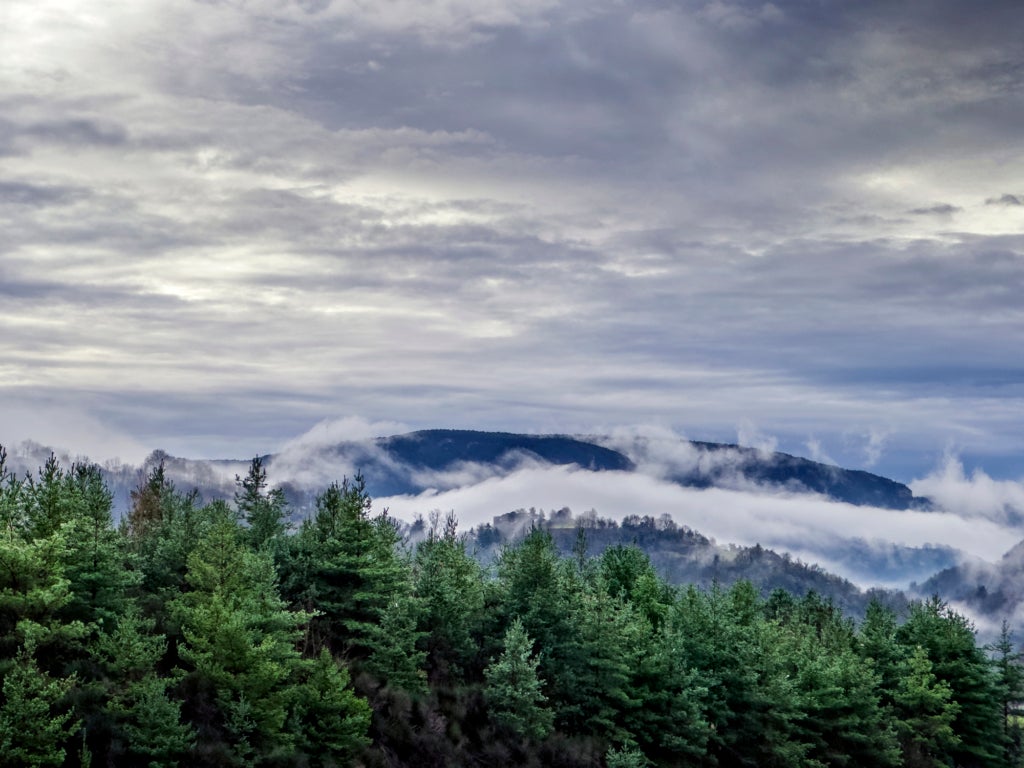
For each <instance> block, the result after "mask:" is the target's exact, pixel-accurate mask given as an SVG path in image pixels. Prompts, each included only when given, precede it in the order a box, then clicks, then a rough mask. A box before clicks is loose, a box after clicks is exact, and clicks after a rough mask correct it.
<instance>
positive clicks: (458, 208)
mask: <svg viewBox="0 0 1024 768" xmlns="http://www.w3.org/2000/svg"><path fill="white" fill-rule="evenodd" d="M502 6H508V7H507V8H504V7H502ZM353 8H354V6H350V5H344V4H342V5H337V4H335V5H332V6H331V7H330V8H328V7H326V6H324V7H320V6H316V7H313V6H309V7H307V8H306V9H303V8H296V7H295V6H293V5H287V4H281V5H280V6H279V7H275V9H273V10H272V11H268V12H267V14H266V15H257V14H254V13H250V12H249V11H248V10H246V9H245V8H243V7H239V6H230V5H224V6H221V7H219V8H217V9H211V8H209V7H206V6H203V7H195V8H190V9H189V10H184V9H181V8H175V7H173V6H172V5H171V4H165V3H162V2H155V1H154V2H152V3H151V4H150V5H147V6H146V9H145V10H146V11H147V12H146V13H143V14H141V15H140V17H139V20H137V23H138V24H140V25H141V27H142V28H141V29H133V28H130V27H125V28H124V29H123V30H122V29H121V28H120V27H116V28H115V27H112V28H111V29H110V30H108V31H107V32H104V33H103V34H110V35H113V36H114V39H113V42H116V45H113V44H110V45H107V44H108V43H111V40H108V39H106V38H97V39H96V41H95V42H93V41H92V40H91V39H90V40H86V41H85V42H84V43H83V42H82V41H80V40H72V41H71V42H72V43H75V44H76V45H77V47H75V46H70V47H66V48H61V49H60V50H56V49H55V51H49V52H47V51H46V50H36V51H34V52H33V56H38V57H42V58H44V59H46V58H47V57H49V58H48V59H47V61H48V62H49V63H50V65H51V66H52V67H57V66H58V65H60V66H63V67H64V69H65V70H66V71H67V72H68V75H67V78H69V79H67V80H66V81H59V82H57V84H53V83H49V81H48V83H49V84H48V85H47V87H46V88H43V87H35V85H36V83H35V82H34V81H32V80H31V79H30V78H29V76H28V75H25V77H26V78H29V79H26V80H25V81H24V82H19V84H17V86H11V88H10V89H11V91H12V92H13V91H17V93H12V95H10V96H9V98H7V99H6V100H5V101H4V104H5V109H4V112H5V118H4V119H5V121H7V122H6V123H4V125H3V128H2V129H0V136H4V137H6V138H0V143H2V142H9V141H15V139H12V138H10V136H13V135H14V134H15V133H17V132H18V131H22V129H24V128H26V127H27V128H28V131H29V132H28V133H25V132H24V131H22V132H21V133H18V134H17V135H18V136H19V138H17V139H16V141H17V142H18V143H17V144H16V146H17V148H18V149H19V150H21V151H23V154H21V155H13V154H12V155H10V157H11V163H12V164H16V167H15V165H12V168H13V172H14V173H16V175H15V176H12V177H11V179H12V181H10V182H6V183H7V184H8V185H7V186H4V187H0V198H4V199H5V200H6V202H7V204H6V205H3V206H2V207H0V217H5V218H2V219H0V225H2V226H3V229H4V232H5V238H4V243H2V244H0V249H2V250H3V253H4V260H5V269H4V279H5V281H6V280H9V281H10V282H9V284H8V285H5V289H6V290H5V292H4V294H3V296H2V297H0V300H2V301H4V302H5V309H7V308H8V307H10V306H12V304H11V302H13V303H14V304H15V305H16V309H17V311H18V325H16V326H15V325H14V323H13V322H11V321H7V322H5V326H4V331H5V335H6V337H7V338H8V340H9V341H8V342H7V346H6V347H3V346H0V350H3V355H2V356H0V359H3V360H4V361H5V362H6V363H7V365H8V366H10V368H9V369H4V374H5V376H4V380H5V381H12V382H13V381H19V382H22V383H23V384H24V385H25V386H26V387H29V388H30V387H32V386H35V387H44V386H45V387H51V386H53V385H52V383H51V384H47V383H46V382H48V381H49V382H52V381H53V380H54V378H55V377H57V378H59V377H60V376H62V375H64V374H65V373H66V374H67V375H71V373H70V372H71V371H74V374H73V378H74V381H73V382H71V383H69V385H68V389H67V392H68V393H69V396H72V397H84V398H86V400H87V401H88V402H95V403H96V404H97V405H96V407H97V408H98V409H99V411H100V412H101V413H102V414H103V417H104V418H105V419H106V418H109V419H114V420H115V421H116V422H117V423H118V424H119V425H122V426H125V425H128V424H130V423H131V422H132V420H133V419H136V420H138V421H137V424H138V425H139V427H138V429H139V431H140V433H141V434H144V435H146V439H150V438H152V439H154V440H156V438H158V437H159V436H160V435H161V434H164V433H170V434H171V436H172V440H173V441H177V442H168V441H166V440H157V444H160V445H163V446H164V447H167V448H169V449H180V450H181V451H182V452H187V448H188V446H193V447H196V446H199V445H201V444H202V441H211V444H215V445H218V446H224V445H225V444H227V443H228V442H229V441H228V438H226V437H224V436H223V434H226V433H227V432H229V431H235V432H236V434H237V442H236V445H240V446H242V447H244V449H245V452H248V451H249V450H250V449H249V446H248V443H249V441H250V440H254V439H258V440H260V441H268V440H270V441H272V440H275V439H276V440H281V439H283V437H284V436H285V435H288V434H294V432H296V431H298V429H299V428H300V427H301V426H302V425H306V424H308V423H313V422H316V421H318V420H319V419H321V418H323V417H324V416H325V415H326V414H329V413H333V412H337V411H339V410H340V411H342V412H355V413H361V414H363V415H364V416H366V417H367V418H371V419H377V420H381V419H384V420H387V419H398V420H401V421H403V422H405V423H408V424H410V425H411V426H438V425H442V426H449V425H463V426H480V427H487V426H492V427H505V428H509V427H511V426H514V425H515V424H519V423H523V424H528V425H532V426H537V427H548V426H552V425H553V426H556V427H557V428H562V427H568V428H571V429H583V428H588V427H590V426H592V425H594V424H596V423H607V422H621V421H627V422H632V421H635V420H639V419H649V420H652V421H656V422H658V423H665V424H671V425H674V426H683V427H686V428H687V429H690V428H691V426H692V428H693V429H696V430H699V431H700V432H701V434H702V435H707V436H709V437H711V436H722V437H726V438H731V437H732V435H733V434H734V429H735V425H736V424H737V423H739V422H741V421H743V420H744V419H749V420H750V421H752V422H753V423H756V424H758V425H759V426H761V428H762V429H764V430H767V431H769V432H771V433H772V434H774V435H778V437H779V440H780V446H795V447H796V448H799V447H800V446H803V445H804V444H805V443H806V441H807V439H808V436H809V435H814V436H815V437H816V438H817V439H819V440H820V441H821V446H822V450H823V451H828V453H829V455H832V456H834V457H835V458H836V459H837V460H849V459H850V457H855V458H854V461H855V462H856V463H863V462H870V461H873V460H874V458H873V456H874V454H873V453H872V452H871V451H868V452H867V453H865V451H864V449H863V445H861V444H860V443H857V444H856V445H852V444H851V445H850V446H848V447H847V449H843V448H842V445H841V442H842V436H843V435H846V434H850V433H857V434H867V433H869V432H870V430H871V429H877V430H880V431H884V432H886V433H887V434H890V438H889V440H890V441H889V442H887V443H886V448H887V450H886V453H885V456H884V462H886V464H887V465H888V466H895V464H890V463H889V462H898V461H900V456H901V455H904V454H906V453H908V452H918V453H917V455H918V459H917V460H918V461H919V462H920V461H925V460H930V458H931V456H930V454H929V455H928V456H927V457H926V458H925V459H922V458H921V453H920V452H921V451H923V450H925V448H923V447H922V446H928V445H931V446H934V445H935V444H936V443H938V444H941V443H942V442H943V441H944V440H945V439H946V438H947V437H949V436H950V435H955V436H956V437H957V438H958V439H960V438H962V437H964V436H968V437H967V439H969V440H970V441H971V444H970V448H971V449H972V450H973V449H977V448H978V447H979V446H981V445H983V444H984V443H986V442H988V443H990V444H993V445H999V446H1001V447H1002V448H1004V449H1011V450H1012V449H1014V448H1015V447H1018V446H1019V444H1020V438H1019V436H1016V437H1015V436H1014V435H1013V434H1012V432H1013V429H1012V426H1011V425H1012V424H1013V423H1015V417H1014V414H1015V413H1017V409H1018V408H1019V403H1020V402H1021V400H1020V398H1021V396H1022V395H1021V392H1020V387H1019V385H1018V383H1017V382H1019V381H1020V377H1021V375H1022V374H1021V371H1019V370H1018V369H1017V366H1014V365H1013V364H1012V363H1007V362H1006V361H1007V360H1013V359H1014V357H1013V355H1014V354H1015V351H1016V348H1015V347H1014V344H1013V340H1014V339H1017V338H1020V334H1021V333H1022V332H1024V328H1022V327H1021V323H1022V318H1021V315H1020V312H1019V308H1018V307H1019V298H1018V297H1019V295H1020V293H1021V290H1024V272H1022V271H1021V268H1020V264H1021V263H1022V262H1021V254H1022V253H1024V244H1022V241H1021V238H1020V237H1019V236H1016V235H1011V234H1006V232H1007V231H1012V228H1013V226H1014V220H1013V219H1012V217H1013V216H1014V215H1015V214H1014V211H1013V209H1012V206H1011V205H1009V204H1008V203H1006V202H1005V201H1004V202H1003V203H1002V204H1004V205H1006V209H1005V211H1000V212H999V216H1000V217H1005V218H1006V222H1005V223H1003V224H999V223H998V222H997V224H993V223H992V220H993V219H995V218H997V217H995V216H994V214H995V213H996V212H995V211H993V210H992V209H991V208H989V209H987V218H986V219H984V220H982V219H981V218H979V217H980V216H981V215H982V214H985V213H986V210H985V209H984V208H983V207H982V206H980V205H977V204H973V203H971V202H970V201H971V200H975V201H980V200H982V199H984V198H985V195H986V194H990V190H992V189H1003V188H1012V184H1013V183H1014V179H1013V178H1010V177H1011V176H1013V169H1012V167H1006V168H1003V167H1002V166H995V165H992V164H991V160H992V158H994V157H997V156H1000V153H1003V155H1006V156H1009V155H1007V153H1008V152H1015V151H1016V147H1017V145H1018V143H1019V125H1020V124H1021V119H1020V118H1021V117H1022V116H1021V114H1020V112H1021V100H1020V96H1019V89H1017V86H1018V84H1019V75H1020V70H1019V63H1020V61H1019V60H1020V56H1019V55H1018V53H1017V51H1018V41H1017V40H1016V37H1015V33H1014V30H1015V29H1016V28H1017V26H1019V25H1017V26H1015V25H1014V24H1013V23H1012V21H1013V20H1014V19H1015V18H1016V16H1017V14H1018V13H1019V10H1016V9H1015V8H1014V7H1012V6H1011V5H1009V4H993V5H992V7H991V8H990V9H989V13H984V14H983V13H974V14H967V15H964V13H963V11H962V10H961V9H960V8H958V6H957V4H955V3H951V2H943V3H938V4H936V5H935V7H934V11H935V13H934V14H932V13H929V14H924V13H922V12H921V11H920V9H919V8H917V7H916V6H915V5H914V4H912V3H879V2H871V3H863V4H856V5H844V6H842V7H836V6H828V7H826V6H821V5H815V4H807V3H801V2H776V3H774V5H773V6H771V7H769V6H768V5H766V4H764V3H761V2H752V3H737V2H729V3H725V2H717V3H704V2H684V3H672V4H668V3H657V2H637V3H633V4H626V5H622V4H596V5H594V4H588V5H587V7H585V8H584V7H583V4H578V3H522V4H519V3H517V4H515V5H514V6H512V5H509V4H500V3H499V4H481V5H479V6H478V7H477V6H474V7H473V8H471V9H468V10H466V12H465V14H464V17H460V16H459V13H462V11H460V10H459V9H461V8H463V6H462V5H460V4H459V3H454V4H451V5H445V6H444V7H443V8H440V7H439V8H434V7H432V6H430V7H428V6H423V7H422V8H419V7H418V8H417V9H416V12H415V13H413V14H411V18H409V19H399V18H397V17H394V18H393V17H392V16H390V15H388V14H389V11H388V10H387V9H386V8H383V7H382V8H376V7H375V8H373V9H368V10H367V11H366V12H365V13H364V14H363V15H360V14H359V13H358V12H356V11H354V10H352V9H353ZM773 9H774V10H773ZM150 11H151V13H150ZM455 11H459V13H455ZM214 22H216V23H214ZM155 26H159V27H160V34H159V35H158V36H157V37H153V36H152V35H153V29H154V28H155ZM99 34H100V33H99V32H97V35H99ZM186 40H187V41H189V45H187V46H186V45H184V44H183V43H181V41H186ZM101 43H102V44H103V45H101ZM215 43H216V46H217V48H216V49H217V50H218V52H220V53H222V54H223V55H218V56H210V55H207V54H208V52H209V51H210V50H212V49H213V46H214V44H215ZM104 46H106V47H104ZM66 50H67V51H74V52H75V55H77V56H80V57H81V58H82V61H81V66H75V67H69V66H67V65H68V64H71V63H75V62H69V61H65V60H63V58H62V57H63V56H64V53H63V52H64V51H66ZM108 50H117V51H119V56H118V60H117V61H111V60H110V59H109V58H108V54H107V53H106V51H108ZM371 62H372V66H371V65H370V63H371ZM19 71H20V70H19ZM90 72H97V73H100V74H102V79H101V80H93V79H91V76H90V75H88V73H90ZM100 74H97V75H96V77H97V78H99V77H100ZM5 87H6V86H5ZM48 89H49V90H48ZM4 146H11V147H13V146H15V145H14V144H4ZM32 148H34V150H35V151H33V152H29V151H28V150H29V149H32ZM0 151H3V150H0ZM978 169H992V170H993V172H995V173H1002V174H1004V175H1003V176H1001V177H1000V176H996V177H995V178H982V177H983V176H984V177H987V176H988V172H986V173H984V174H983V173H981V172H980V171H979V170H978ZM950 178H955V179H957V182H956V184H950V183H948V179H950ZM944 180H945V181H944ZM21 184H25V185H28V186H19V185H21ZM11 185H13V186H11ZM997 185H998V186H997ZM933 199H934V200H942V201H949V202H944V203H942V204H941V205H936V206H932V207H929V206H924V207H921V208H917V207H916V206H918V205H919V204H920V203H921V201H928V200H933ZM944 206H948V208H947V207H944ZM907 211H917V212H920V213H921V215H907ZM954 212H955V213H956V214H957V215H956V217H955V219H954V220H955V223H956V226H957V228H958V229H957V231H951V230H952V226H951V222H950V217H948V216H945V215H942V214H950V213H954ZM994 226H1001V227H1003V229H1001V230H995V229H992V227H994ZM33 299H51V300H54V301H57V302H60V310H61V311H62V313H64V316H66V317H67V324H66V325H60V324H54V323H52V322H51V321H50V320H49V319H48V315H47V311H49V312H50V315H51V316H52V307H50V308H46V307H33V306H32V300H33ZM39 303H40V304H42V303H43V302H39ZM8 326H10V327H8ZM47 341H48V343H47V344H46V345H45V346H43V347H39V348H38V349H36V351H35V352H32V351H31V348H35V347H36V346H37V345H40V344H42V343H43V342H47ZM0 344H3V342H0ZM26 348H28V349H27V351H26ZM126 382H127V383H126ZM119 392H123V393H124V396H123V398H122V399H121V400H119V399H118V393H119ZM82 393H87V394H82ZM90 398H95V400H92V399H90ZM163 407H166V408H167V409H168V413H169V414H171V415H169V416H164V415H163V414H162V413H161V408H163ZM271 409H277V412H275V413H273V414H270V413H269V411H270V410H271ZM253 418H255V419H256V420H257V421H258V423H259V424H261V425H263V426H253V427H250V426H248V424H247V421H246V420H247V419H253ZM203 419H209V424H208V425H204V423H203ZM510 422H512V423H510ZM972 430H974V431H973V433H972ZM218 431H220V432H222V433H223V434H221V436H219V437H218V434H217V433H218ZM971 434H973V436H970V435H971ZM174 435H177V437H174ZM202 450H203V451H205V450H206V449H205V448H204V449H202ZM905 466H909V464H908V465H905Z"/></svg>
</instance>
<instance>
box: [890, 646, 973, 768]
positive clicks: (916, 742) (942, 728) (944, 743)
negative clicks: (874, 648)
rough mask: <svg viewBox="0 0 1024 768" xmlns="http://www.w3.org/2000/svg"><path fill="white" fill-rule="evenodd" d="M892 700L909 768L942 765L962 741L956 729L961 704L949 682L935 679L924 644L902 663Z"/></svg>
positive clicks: (905, 762) (916, 648)
mask: <svg viewBox="0 0 1024 768" xmlns="http://www.w3.org/2000/svg"><path fill="white" fill-rule="evenodd" d="M901 672H902V674H901V675H900V678H899V684H898V687H897V689H896V691H895V692H894V695H893V701H894V704H895V708H896V713H897V715H898V719H897V721H896V727H897V729H898V731H899V734H900V743H901V745H902V747H903V755H904V764H905V765H907V766H908V768H918V767H919V766H920V768H930V766H937V765H941V764H942V763H943V762H945V760H944V757H943V756H944V755H946V754H948V753H949V751H950V750H952V749H955V748H956V747H957V746H958V745H959V744H960V738H959V737H958V736H957V734H956V733H955V732H954V730H953V722H954V721H955V720H956V716H957V713H958V712H959V710H960V705H959V704H957V702H955V701H953V690H952V689H951V688H950V687H949V683H947V682H946V681H944V680H938V679H936V677H935V675H934V674H933V673H932V663H931V661H930V660H929V659H928V654H927V653H926V652H925V650H924V648H922V647H921V646H917V647H915V648H914V649H913V651H912V652H911V654H910V656H909V657H908V658H907V659H906V661H905V662H904V664H903V669H902V670H901Z"/></svg>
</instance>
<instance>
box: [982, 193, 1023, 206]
mask: <svg viewBox="0 0 1024 768" xmlns="http://www.w3.org/2000/svg"><path fill="white" fill-rule="evenodd" d="M985 205H1024V200H1022V199H1021V196H1020V195H1011V194H1009V193H1005V194H1002V195H1000V196H999V197H990V198H988V199H987V200H985Z"/></svg>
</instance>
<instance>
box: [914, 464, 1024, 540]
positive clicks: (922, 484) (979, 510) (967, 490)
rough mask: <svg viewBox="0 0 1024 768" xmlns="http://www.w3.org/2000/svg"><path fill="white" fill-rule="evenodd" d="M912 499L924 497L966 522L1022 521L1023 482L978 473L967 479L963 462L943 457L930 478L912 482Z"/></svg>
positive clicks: (1023, 507)
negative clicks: (978, 520) (973, 520)
mask: <svg viewBox="0 0 1024 768" xmlns="http://www.w3.org/2000/svg"><path fill="white" fill-rule="evenodd" d="M910 487H911V488H912V489H913V491H914V493H915V495H921V496H927V497H928V498H930V499H932V501H934V502H936V503H937V504H938V505H939V506H941V507H942V508H943V509H945V510H948V511H949V512H951V513H953V514H956V515H960V516H962V517H964V518H968V519H986V520H993V521H996V522H999V523H1004V524H1006V523H1012V524H1014V525H1017V524H1020V523H1021V522H1022V521H1024V482H1021V481H1014V480H994V479H992V478H991V477H989V475H987V474H986V473H985V472H984V470H982V469H975V470H974V471H973V472H971V474H970V475H967V473H966V472H965V471H964V465H963V462H961V461H960V459H958V458H957V457H956V456H953V455H947V456H946V457H945V459H944V461H943V463H942V465H941V466H940V467H938V468H937V469H936V470H935V471H934V472H932V473H931V474H929V475H927V476H925V477H923V478H920V479H917V480H914V481H913V482H912V483H911V484H910Z"/></svg>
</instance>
